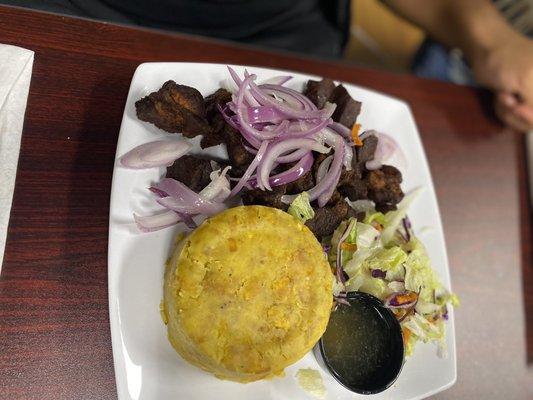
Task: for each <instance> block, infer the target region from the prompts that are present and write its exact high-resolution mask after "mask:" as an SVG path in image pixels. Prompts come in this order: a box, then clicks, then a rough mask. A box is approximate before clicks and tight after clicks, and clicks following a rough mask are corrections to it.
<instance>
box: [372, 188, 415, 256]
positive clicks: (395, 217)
mask: <svg viewBox="0 0 533 400" xmlns="http://www.w3.org/2000/svg"><path fill="white" fill-rule="evenodd" d="M421 191H422V188H417V189H414V190H412V191H411V192H409V193H407V194H406V195H405V197H404V198H403V200H402V201H401V202H400V203H399V204H398V208H397V209H396V211H389V212H388V213H387V214H385V221H384V222H380V224H381V225H383V231H382V232H381V242H382V243H383V245H384V246H387V245H389V244H390V242H391V241H392V240H393V239H394V236H395V234H396V231H397V230H398V228H399V227H400V224H401V223H402V219H404V218H405V217H406V216H407V210H408V209H409V206H410V205H411V203H412V202H413V201H414V200H415V199H416V198H417V197H418V196H419V195H420V193H421Z"/></svg>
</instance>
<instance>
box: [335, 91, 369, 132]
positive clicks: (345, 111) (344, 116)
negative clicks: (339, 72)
mask: <svg viewBox="0 0 533 400" xmlns="http://www.w3.org/2000/svg"><path fill="white" fill-rule="evenodd" d="M328 101H329V102H331V103H335V104H337V108H336V109H335V112H334V113H333V116H332V118H333V120H334V121H337V122H339V123H341V124H342V125H344V126H346V127H347V128H350V129H351V128H352V126H353V124H355V121H356V120H357V117H358V116H359V113H360V112H361V103H360V102H358V101H355V100H354V99H353V98H352V96H350V94H349V93H348V91H347V90H346V88H345V87H344V86H342V85H339V86H337V87H336V88H335V89H334V90H333V92H332V93H331V95H330V97H329V99H328Z"/></svg>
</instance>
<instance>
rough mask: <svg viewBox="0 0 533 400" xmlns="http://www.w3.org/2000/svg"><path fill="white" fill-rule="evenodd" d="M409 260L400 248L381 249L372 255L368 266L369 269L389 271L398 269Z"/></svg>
mask: <svg viewBox="0 0 533 400" xmlns="http://www.w3.org/2000/svg"><path fill="white" fill-rule="evenodd" d="M406 260H407V254H406V253H405V251H403V250H402V249H401V247H399V246H395V247H390V248H388V249H387V248H380V249H378V250H376V251H375V252H374V254H372V256H371V257H370V258H368V260H366V264H367V266H368V268H369V269H380V270H382V271H388V270H391V269H396V268H398V267H399V266H401V265H402V264H403V263H404V262H405V261H406Z"/></svg>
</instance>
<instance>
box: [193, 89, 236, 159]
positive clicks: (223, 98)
mask: <svg viewBox="0 0 533 400" xmlns="http://www.w3.org/2000/svg"><path fill="white" fill-rule="evenodd" d="M229 101H231V93H230V92H228V91H227V90H226V89H218V90H217V91H216V92H215V93H213V94H210V95H209V96H207V97H206V98H205V114H206V118H207V121H208V122H209V125H210V126H211V129H212V131H211V133H208V134H206V135H204V137H203V138H202V141H201V142H200V146H201V147H202V148H203V149H205V148H207V147H211V146H217V145H219V144H221V143H224V141H225V136H224V135H225V132H224V130H225V129H226V127H225V125H227V122H226V121H225V120H224V118H223V117H222V115H221V114H220V111H219V109H218V106H219V105H220V106H224V104H226V103H227V102H229Z"/></svg>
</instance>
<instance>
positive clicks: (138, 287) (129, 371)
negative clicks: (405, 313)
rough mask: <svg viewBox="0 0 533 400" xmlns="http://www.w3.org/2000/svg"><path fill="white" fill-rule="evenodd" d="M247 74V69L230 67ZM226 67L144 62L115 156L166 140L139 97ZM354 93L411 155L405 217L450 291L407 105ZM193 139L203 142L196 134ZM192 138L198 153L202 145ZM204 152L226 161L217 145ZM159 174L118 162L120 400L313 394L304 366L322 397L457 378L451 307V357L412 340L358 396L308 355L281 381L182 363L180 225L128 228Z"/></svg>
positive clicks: (112, 270) (296, 83)
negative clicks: (404, 354)
mask: <svg viewBox="0 0 533 400" xmlns="http://www.w3.org/2000/svg"><path fill="white" fill-rule="evenodd" d="M234 68H235V69H236V70H237V72H239V73H240V74H242V73H243V71H244V67H239V66H235V67H234ZM249 70H250V71H252V72H253V73H256V74H257V75H258V77H259V79H260V80H261V79H266V78H269V77H272V76H275V75H280V74H283V75H286V74H289V75H292V76H293V77H294V78H293V79H292V80H291V81H290V82H289V84H288V86H290V87H292V88H295V89H298V90H301V89H302V87H303V84H304V82H306V81H307V80H308V79H310V78H311V79H316V77H314V76H307V75H302V74H297V73H292V72H287V71H276V70H271V69H264V68H255V67H249ZM227 77H228V73H227V69H226V66H225V65H219V64H193V63H148V64H142V65H140V66H139V67H138V68H137V71H136V72H135V75H134V77H133V80H132V82H131V87H130V91H129V94H128V100H127V102H126V109H125V111H124V118H123V120H122V126H121V128H120V137H119V139H118V144H117V158H118V156H120V155H122V154H124V153H126V152H127V151H128V150H130V149H132V148H133V147H135V146H137V145H140V144H142V143H145V142H149V141H152V140H157V139H159V138H164V137H167V135H168V134H167V133H165V132H163V131H161V130H159V129H157V128H155V127H154V126H153V125H151V124H148V123H144V122H141V121H140V120H138V119H137V117H136V115H135V105H134V103H135V101H136V100H138V99H139V98H141V97H142V96H145V95H146V94H148V93H149V92H152V91H155V90H158V89H159V88H160V87H161V85H162V84H163V83H164V82H165V81H167V80H169V79H172V80H174V81H176V82H177V83H180V84H185V85H189V86H193V87H195V88H197V89H198V90H199V91H200V92H201V93H202V94H203V95H204V96H206V95H208V94H210V93H212V92H214V91H215V90H216V89H217V88H219V87H220V84H221V82H222V81H223V80H225V79H227ZM345 86H346V88H347V89H348V91H349V92H350V94H351V95H352V96H353V97H354V98H355V99H357V100H359V101H362V102H363V109H362V113H361V115H360V117H359V119H358V122H360V123H361V124H362V126H363V129H376V130H378V131H381V132H385V133H388V134H390V135H392V136H393V137H394V138H396V140H397V141H398V142H399V143H400V145H401V147H402V150H403V151H404V153H405V154H406V156H407V158H408V160H409V166H408V167H407V168H406V169H405V170H403V171H402V172H403V176H404V183H403V188H404V191H406V192H408V191H409V190H411V189H413V188H417V187H420V186H422V187H424V188H425V190H424V191H423V193H422V194H421V195H420V196H419V198H418V199H417V200H416V201H415V203H414V204H413V205H412V207H411V211H410V213H409V216H410V218H411V220H412V222H413V225H414V227H415V232H417V233H418V235H419V236H420V238H421V239H422V241H423V242H424V243H425V245H426V246H427V250H428V252H429V255H430V256H431V259H432V260H433V263H434V266H435V269H436V270H437V272H438V274H439V275H440V277H441V279H442V280H443V283H444V286H446V287H448V288H450V276H449V270H448V261H447V257H446V249H445V244H444V236H443V232H442V226H441V220H440V215H439V210H438V205H437V199H436V197H435V191H434V188H433V183H432V180H431V176H430V172H429V168H428V164H427V161H426V157H425V154H424V150H423V148H422V144H421V141H420V136H419V134H418V131H417V129H416V126H415V122H414V120H413V116H412V114H411V112H410V110H409V107H408V106H407V104H405V103H404V102H402V101H399V100H397V99H393V98H391V97H388V96H384V95H382V94H379V93H376V92H373V91H371V90H368V89H364V88H361V87H357V86H353V85H345ZM196 139H199V137H198V138H196ZM196 139H195V140H194V143H196V146H195V150H196V151H201V150H200V149H199V146H198V145H197V144H198V142H199V140H196ZM208 153H211V154H213V155H217V156H222V157H225V151H224V150H223V149H222V148H220V147H219V148H211V149H208ZM163 174H164V168H160V169H157V168H156V169H147V170H140V171H135V170H127V169H124V168H121V167H119V166H117V164H115V170H114V174H113V187H112V192H111V207H110V218H109V264H108V265H109V267H108V268H109V314H110V324H111V336H112V344H113V356H114V363H115V374H116V381H117V389H118V397H119V399H120V400H126V399H128V400H129V399H132V400H133V399H135V400H137V399H143V400H148V399H150V400H166V399H187V400H196V399H213V398H217V399H221V400H225V399H231V400H239V399H251V398H253V399H254V400H267V399H276V400H283V399H290V400H296V399H312V397H311V396H310V395H308V394H307V393H306V392H304V391H303V390H302V389H301V388H300V387H299V386H298V383H297V381H296V379H295V374H296V372H297V371H298V369H300V368H314V369H318V370H320V372H321V375H322V377H323V378H324V383H325V385H326V388H327V395H326V398H327V399H337V400H344V399H357V398H362V397H372V398H374V399H394V400H404V399H421V398H424V397H427V396H429V395H431V394H434V393H437V392H439V391H442V390H444V389H446V388H448V387H450V386H451V385H453V383H454V382H455V380H456V359H455V334H454V318H453V310H450V318H449V321H448V324H447V344H448V353H449V354H448V357H447V358H443V359H442V358H439V357H438V356H437V349H436V346H434V345H432V344H418V346H417V347H416V350H415V352H414V354H413V356H412V357H410V358H408V359H407V361H406V363H405V366H404V368H403V371H402V373H401V375H400V377H399V378H398V380H397V381H396V383H395V384H394V385H393V386H392V387H391V388H389V389H388V390H386V391H385V392H382V393H380V394H377V395H373V396H358V395H355V394H353V393H351V392H349V391H348V390H346V389H344V388H343V387H342V386H341V385H339V384H338V383H337V382H336V381H335V380H334V379H333V377H331V376H330V375H329V373H328V372H327V371H325V370H321V369H320V367H319V365H318V364H317V361H316V360H315V357H314V356H313V353H312V352H310V353H309V354H307V355H306V356H305V357H304V358H303V359H301V360H300V361H298V362H297V363H296V364H294V365H292V366H290V367H288V368H287V369H286V370H285V372H286V373H285V377H283V378H275V379H272V380H269V381H259V382H254V383H248V384H239V383H234V382H228V381H221V380H218V379H217V378H215V377H213V376H212V375H210V374H208V373H206V372H203V371H201V370H199V369H197V368H195V367H193V366H191V365H189V364H188V363H187V362H185V361H184V360H183V359H181V358H180V356H179V355H178V354H177V353H176V352H175V351H174V350H173V348H172V347H171V346H170V344H169V342H168V340H167V337H166V328H165V326H164V325H163V322H162V321H161V317H160V314H159V303H160V300H161V298H162V280H163V268H164V263H165V261H166V259H167V257H168V256H169V253H170V251H171V243H172V240H173V237H174V236H175V235H176V233H177V232H179V231H180V230H183V229H184V228H183V227H182V226H175V227H173V228H169V229H165V230H162V231H158V232H154V233H150V234H139V233H138V232H137V231H136V229H135V227H134V226H133V224H132V213H133V212H136V213H139V214H149V213H150V212H152V211H155V210H156V209H157V207H156V206H155V205H154V203H155V202H154V201H152V200H151V197H150V195H149V193H148V190H146V188H147V187H148V186H149V185H150V183H152V182H154V181H157V180H158V179H159V178H160V177H161V176H162V175H163Z"/></svg>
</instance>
